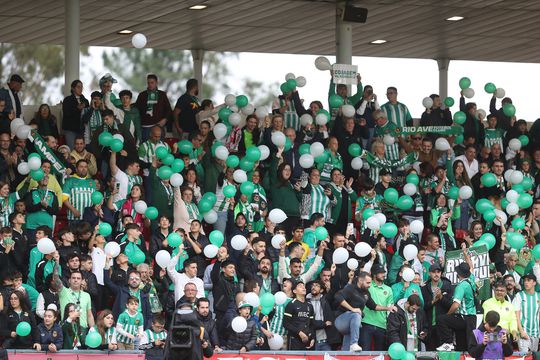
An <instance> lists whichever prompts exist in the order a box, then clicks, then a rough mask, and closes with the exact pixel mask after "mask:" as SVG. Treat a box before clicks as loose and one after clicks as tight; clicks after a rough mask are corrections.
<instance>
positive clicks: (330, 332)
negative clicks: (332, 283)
mask: <svg viewBox="0 0 540 360" xmlns="http://www.w3.org/2000/svg"><path fill="white" fill-rule="evenodd" d="M309 296H310V295H309ZM307 300H308V301H309V302H310V303H311V304H312V306H313V299H312V298H311V297H308V298H307ZM320 302H321V308H322V311H323V320H313V326H314V328H315V331H317V330H322V329H324V330H325V331H326V340H327V342H328V343H329V344H339V343H340V342H341V336H340V334H339V332H338V330H337V329H336V327H335V326H334V321H335V320H336V318H335V316H334V310H333V309H332V306H331V305H330V302H329V301H328V298H327V295H323V296H321V299H320ZM313 310H315V307H314V308H313ZM327 321H330V322H332V325H330V326H326V322H327Z"/></svg>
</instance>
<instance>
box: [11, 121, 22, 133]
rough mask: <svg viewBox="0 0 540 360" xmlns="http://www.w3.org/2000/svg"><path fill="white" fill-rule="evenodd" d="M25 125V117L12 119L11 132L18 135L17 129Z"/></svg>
mask: <svg viewBox="0 0 540 360" xmlns="http://www.w3.org/2000/svg"><path fill="white" fill-rule="evenodd" d="M23 125H24V120H23V119H19V118H16V119H13V120H11V123H9V127H10V130H11V133H12V134H13V135H16V134H17V129H18V128H19V127H20V126H23Z"/></svg>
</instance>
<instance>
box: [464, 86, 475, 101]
mask: <svg viewBox="0 0 540 360" xmlns="http://www.w3.org/2000/svg"><path fill="white" fill-rule="evenodd" d="M463 96H465V97H466V98H467V99H470V98H472V97H473V96H474V90H473V89H472V88H467V89H463Z"/></svg>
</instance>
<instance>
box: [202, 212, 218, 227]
mask: <svg viewBox="0 0 540 360" xmlns="http://www.w3.org/2000/svg"><path fill="white" fill-rule="evenodd" d="M203 217H204V221H206V223H207V224H215V223H216V221H217V219H218V215H217V212H216V211H215V210H214V209H210V211H209V212H207V213H206V214H204V216H203Z"/></svg>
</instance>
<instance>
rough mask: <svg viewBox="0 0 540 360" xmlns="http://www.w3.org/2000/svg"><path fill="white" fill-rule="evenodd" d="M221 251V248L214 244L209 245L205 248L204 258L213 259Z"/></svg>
mask: <svg viewBox="0 0 540 360" xmlns="http://www.w3.org/2000/svg"><path fill="white" fill-rule="evenodd" d="M218 251H219V248H218V247H217V246H216V245H214V244H208V245H206V246H205V247H204V250H203V252H204V256H206V257H207V258H208V259H213V258H215V257H216V255H217V253H218Z"/></svg>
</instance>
